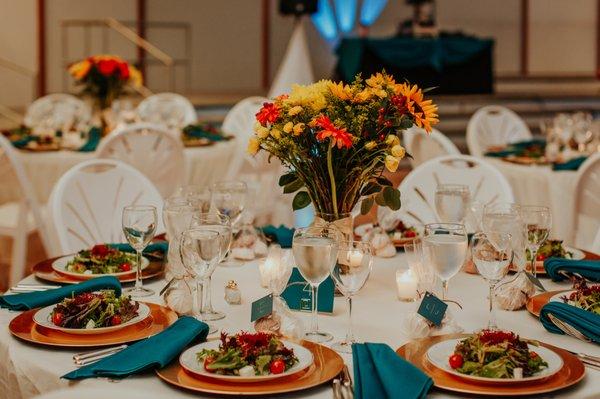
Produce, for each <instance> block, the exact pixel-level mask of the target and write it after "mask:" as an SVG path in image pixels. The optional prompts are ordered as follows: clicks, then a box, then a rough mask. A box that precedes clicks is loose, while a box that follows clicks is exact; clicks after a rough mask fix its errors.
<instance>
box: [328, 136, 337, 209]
mask: <svg viewBox="0 0 600 399" xmlns="http://www.w3.org/2000/svg"><path fill="white" fill-rule="evenodd" d="M332 149H333V142H332V143H331V145H330V146H329V148H328V149H327V170H328V171H329V181H330V182H331V200H332V201H333V214H334V215H335V217H336V219H337V217H338V208H337V192H336V191H337V189H336V187H335V176H334V175H333V164H332V161H331V150H332Z"/></svg>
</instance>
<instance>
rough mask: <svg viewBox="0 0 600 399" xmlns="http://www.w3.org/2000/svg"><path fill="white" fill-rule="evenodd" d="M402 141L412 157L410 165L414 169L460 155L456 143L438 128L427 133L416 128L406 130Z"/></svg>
mask: <svg viewBox="0 0 600 399" xmlns="http://www.w3.org/2000/svg"><path fill="white" fill-rule="evenodd" d="M402 139H403V140H402V141H403V144H404V148H406V151H407V152H408V153H409V154H410V155H411V156H412V159H411V160H410V164H411V165H412V167H413V168H416V167H417V166H419V165H421V164H422V163H423V162H425V161H429V160H430V159H433V158H437V157H441V156H443V155H458V154H460V151H459V150H458V148H456V146H455V145H454V143H453V142H452V141H451V140H450V139H449V138H448V137H446V136H445V135H444V134H443V133H442V132H440V131H439V130H437V129H436V128H433V129H432V130H431V133H427V132H426V131H425V130H424V129H421V128H418V127H416V126H415V127H412V128H410V129H407V130H405V131H404V132H403V133H402Z"/></svg>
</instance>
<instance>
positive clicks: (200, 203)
mask: <svg viewBox="0 0 600 399" xmlns="http://www.w3.org/2000/svg"><path fill="white" fill-rule="evenodd" d="M173 196H174V197H181V198H184V199H185V201H187V202H188V203H189V204H190V205H192V206H195V207H196V208H198V210H200V212H208V211H209V210H210V201H211V194H210V189H209V188H208V187H206V186H200V185H189V186H182V187H179V188H178V189H177V191H176V192H175V194H174V195H173Z"/></svg>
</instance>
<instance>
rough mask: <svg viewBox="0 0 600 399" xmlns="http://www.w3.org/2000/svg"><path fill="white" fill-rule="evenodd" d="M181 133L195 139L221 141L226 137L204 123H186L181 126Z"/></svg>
mask: <svg viewBox="0 0 600 399" xmlns="http://www.w3.org/2000/svg"><path fill="white" fill-rule="evenodd" d="M183 133H184V134H185V135H186V136H188V137H193V138H196V139H208V140H210V141H223V140H227V137H225V136H223V135H222V134H219V131H218V130H217V129H215V128H214V127H210V126H209V127H207V126H205V125H188V126H186V127H184V128H183Z"/></svg>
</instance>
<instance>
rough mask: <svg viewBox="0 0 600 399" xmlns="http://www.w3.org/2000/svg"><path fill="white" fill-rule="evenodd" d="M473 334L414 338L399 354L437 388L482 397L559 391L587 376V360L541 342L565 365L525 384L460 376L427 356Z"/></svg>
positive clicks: (398, 350) (399, 350)
mask: <svg viewBox="0 0 600 399" xmlns="http://www.w3.org/2000/svg"><path fill="white" fill-rule="evenodd" d="M468 336H469V334H449V335H440V336H435V337H427V338H423V339H419V340H415V341H411V342H409V343H408V344H406V345H403V346H401V347H400V348H398V349H397V350H396V353H398V355H400V356H402V357H403V358H405V359H406V360H407V361H409V362H411V363H412V364H414V365H415V366H417V367H418V368H419V369H421V370H422V371H423V372H425V373H426V374H427V375H429V376H430V377H431V378H432V379H433V383H434V385H435V386H436V387H437V388H440V389H444V390H448V391H453V392H459V393H467V394H473V395H479V396H516V397H521V396H525V395H535V394H543V393H548V392H553V391H557V390H559V389H564V388H567V387H570V386H573V385H575V384H577V383H578V382H579V381H581V380H582V379H583V377H584V376H585V367H584V365H583V363H582V362H581V361H580V360H579V359H578V358H577V357H576V356H574V355H572V354H570V353H569V352H567V351H566V350H564V349H561V348H557V347H555V346H552V345H548V344H545V343H540V346H541V347H543V348H546V349H549V350H551V351H552V352H554V353H555V354H557V355H558V356H559V357H560V358H561V360H562V363H563V365H562V367H561V368H560V370H558V371H557V372H556V373H554V374H553V375H552V376H549V377H548V378H545V379H541V380H537V381H529V382H527V383H525V384H514V385H510V384H508V385H500V384H489V383H485V382H481V381H474V380H468V379H464V378H459V377H456V376H454V375H452V374H450V373H448V372H446V371H445V370H443V369H441V368H439V367H436V366H435V365H433V364H432V363H431V362H429V360H428V359H427V351H428V350H429V349H430V348H431V347H432V346H433V345H436V344H438V343H440V342H443V341H447V340H450V339H461V338H466V337H468Z"/></svg>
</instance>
